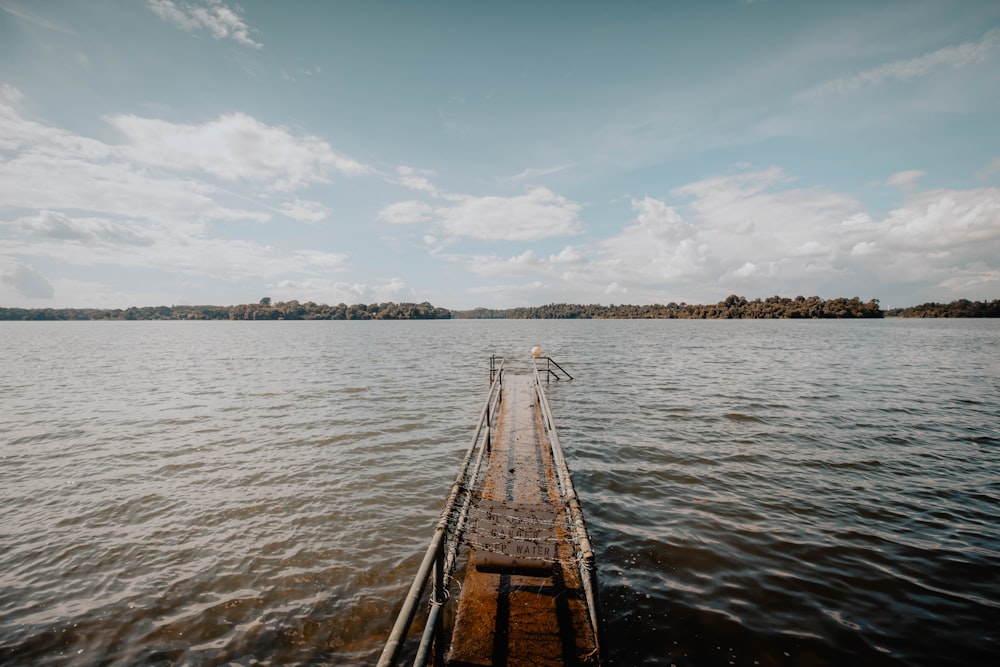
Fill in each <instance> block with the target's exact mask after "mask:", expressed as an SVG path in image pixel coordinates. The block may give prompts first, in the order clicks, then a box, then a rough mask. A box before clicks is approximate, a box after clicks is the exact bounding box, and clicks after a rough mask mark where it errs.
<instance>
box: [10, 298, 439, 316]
mask: <svg viewBox="0 0 1000 667" xmlns="http://www.w3.org/2000/svg"><path fill="white" fill-rule="evenodd" d="M450 317H451V311H449V310H448V309H446V308H435V307H434V306H432V305H431V304H429V303H427V302H426V301H424V302H423V303H392V302H387V303H372V304H368V305H365V304H363V303H358V304H354V305H352V306H348V305H347V304H344V303H341V304H338V305H336V306H328V305H327V304H325V303H314V302H312V301H308V302H306V303H299V302H298V301H294V300H293V301H278V302H274V303H272V301H271V299H269V298H267V297H265V298H263V299H261V300H260V302H259V303H245V304H240V305H237V306H146V307H141V308H137V307H132V308H124V309H122V308H113V309H102V308H37V309H26V308H0V320H441V319H448V318H450Z"/></svg>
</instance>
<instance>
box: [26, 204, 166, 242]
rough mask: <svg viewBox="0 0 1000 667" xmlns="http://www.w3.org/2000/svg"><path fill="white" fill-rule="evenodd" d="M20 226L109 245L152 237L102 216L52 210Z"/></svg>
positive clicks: (38, 233)
mask: <svg viewBox="0 0 1000 667" xmlns="http://www.w3.org/2000/svg"><path fill="white" fill-rule="evenodd" d="M15 226H17V227H18V228H20V229H21V230H23V231H25V232H27V233H29V234H32V235H35V236H43V237H48V238H53V239H61V240H64V241H83V242H98V241H101V242H106V243H109V244H112V245H126V246H128V245H140V246H148V245H152V243H153V241H152V239H151V238H150V237H149V236H148V235H147V234H146V233H144V232H143V231H141V230H139V229H134V228H133V227H132V226H130V225H126V224H122V223H118V222H114V221H111V220H107V219H102V218H70V217H69V216H67V215H63V214H62V213H58V212H55V211H41V212H39V214H38V215H36V216H30V217H26V218H21V219H20V220H18V221H17V222H16V223H15Z"/></svg>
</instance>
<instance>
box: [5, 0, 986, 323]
mask: <svg viewBox="0 0 1000 667" xmlns="http://www.w3.org/2000/svg"><path fill="white" fill-rule="evenodd" d="M732 293H736V294H741V295H744V296H747V297H749V298H755V297H762V298H763V297H767V296H771V295H775V294H778V295H781V296H796V295H799V294H802V295H805V296H810V295H818V296H821V297H824V298H831V297H836V296H847V297H851V296H859V297H861V298H862V299H865V300H867V299H870V298H878V299H880V300H881V302H882V304H883V305H884V306H906V305H914V304H917V303H922V302H925V301H932V300H933V301H951V300H953V299H957V298H962V297H964V298H970V299H993V298H998V297H1000V3H998V2H995V1H993V0H986V1H983V2H974V1H971V0H970V1H965V2H957V1H955V2H918V1H910V0H907V1H904V2H851V1H849V0H848V1H839V2H835V3H834V2H802V1H798V2H793V1H782V0H767V1H764V0H758V1H755V2H746V1H740V0H732V1H718V2H681V1H674V2H670V1H663V2H639V3H636V2H617V3H587V2H551V3H534V2H524V3H521V2H503V3H486V2H428V3H417V2H294V1H289V2H281V3H276V2H263V1H260V2H258V1H252V2H251V1H247V2H242V3H241V4H236V3H234V2H229V1H228V0H143V1H138V0H136V1H125V0H117V1H112V0H91V1H89V2H86V3H81V2H75V1H72V0H66V1H60V0H47V1H45V2H37V1H36V2H32V1H30V0H0V305H4V306H21V307H125V306H129V305H172V304H205V303H208V304H220V305H226V304H235V303H247V302H256V301H258V300H259V299H260V298H261V297H264V296H269V297H271V298H272V299H274V300H275V301H284V300H290V299H297V300H299V301H303V302H305V301H310V300H312V301H316V302H324V303H331V304H336V303H339V302H345V303H349V304H350V303H359V302H363V303H371V302H376V301H378V302H381V301H418V302H419V301H430V302H431V303H433V304H435V305H437V306H443V307H448V308H471V307H475V306H487V307H499V308H503V307H510V306H518V305H541V304H545V303H551V302H573V303H605V304H606V303H639V304H646V303H668V302H671V301H676V302H682V301H686V302H688V303H714V302H716V301H719V300H721V299H723V298H725V297H726V296H727V295H728V294H732Z"/></svg>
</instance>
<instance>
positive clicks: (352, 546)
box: [0, 320, 1000, 665]
mask: <svg viewBox="0 0 1000 667" xmlns="http://www.w3.org/2000/svg"><path fill="white" fill-rule="evenodd" d="M535 344H540V345H542V346H543V348H544V351H545V352H546V354H549V355H551V356H552V357H553V358H555V359H556V360H557V361H559V362H560V363H562V364H563V366H564V367H565V368H566V369H567V370H568V371H569V372H570V373H572V374H573V375H574V376H575V378H576V379H575V380H574V381H572V382H563V383H553V384H552V385H551V386H550V393H549V399H550V403H551V405H552V409H553V412H554V414H555V418H556V421H557V424H558V426H559V429H560V436H561V440H562V441H563V446H564V448H565V450H566V454H567V458H568V461H569V465H570V467H571V469H572V471H573V475H574V479H575V480H576V485H577V490H578V492H579V494H580V496H581V500H582V502H583V505H584V509H585V511H586V512H587V515H588V518H589V521H590V529H591V533H592V535H593V537H594V541H595V543H596V545H597V547H598V550H597V555H598V561H599V566H600V571H599V578H600V584H601V601H602V606H603V615H604V617H605V621H606V625H605V632H606V650H605V653H606V657H607V659H608V662H609V663H611V664H614V665H641V664H649V665H660V664H664V665H669V664H677V665H729V664H736V665H754V664H759V665H841V664H870V665H964V664H983V665H986V664H997V657H998V656H1000V576H998V574H997V573H998V572H1000V465H998V464H1000V417H998V415H1000V322H997V321H995V320H994V321H989V320H978V321H974V320H902V321H901V320H886V321H865V322H828V321H817V322H813V321H804V322H799V321H756V322H750V321H509V322H508V321H453V322H452V321H440V322H256V323H255V322H192V323H187V322H79V323H77V322H73V323H69V322H66V323H61V322H53V323H49V322H39V323H12V322H2V323H0V351H2V371H0V473H2V475H0V510H2V511H0V664H4V665H8V664H9V665H21V664H30V665H132V664H141V665H153V664H157V665H171V664H185V665H222V664H230V663H233V664H241V665H250V664H272V665H281V664H334V665H362V664H370V663H373V662H374V661H375V659H376V658H377V655H378V653H379V652H380V650H381V647H382V642H383V641H384V639H385V637H386V636H387V635H388V633H389V629H390V626H391V624H392V621H393V616H394V614H395V612H396V610H397V609H398V606H399V604H400V602H401V600H402V597H403V595H404V594H405V591H406V589H407V587H408V586H409V583H410V580H411V577H412V576H413V574H414V572H415V570H416V566H417V564H418V562H419V559H420V557H421V555H422V552H423V550H424V549H425V547H426V544H427V542H428V540H429V538H430V535H431V532H432V529H433V524H434V522H435V520H436V517H437V514H438V511H439V510H440V507H441V504H442V502H443V500H444V496H445V495H446V493H447V491H448V488H449V487H450V484H451V481H452V479H453V477H454V474H455V471H456V468H457V465H458V463H459V462H460V460H461V457H462V454H463V452H464V450H465V448H466V447H467V446H468V444H469V439H470V437H471V435H472V427H473V425H474V421H475V419H476V417H477V416H478V412H479V409H480V408H481V406H482V401H483V400H484V399H485V394H486V390H487V384H488V373H487V361H488V357H489V355H490V354H492V353H498V354H506V355H507V357H508V360H509V361H508V363H509V364H511V363H513V361H515V360H516V361H517V362H519V363H520V362H521V360H526V359H527V356H528V350H530V348H531V346H532V345H535ZM515 366H516V364H515ZM525 367H526V366H525Z"/></svg>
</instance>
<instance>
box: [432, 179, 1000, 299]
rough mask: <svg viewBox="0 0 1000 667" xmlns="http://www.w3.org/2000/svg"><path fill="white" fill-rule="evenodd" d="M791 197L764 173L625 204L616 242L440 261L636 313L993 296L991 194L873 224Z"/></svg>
mask: <svg viewBox="0 0 1000 667" xmlns="http://www.w3.org/2000/svg"><path fill="white" fill-rule="evenodd" d="M896 180H897V182H899V183H916V176H915V175H912V174H911V175H909V176H908V177H899V178H897V179H896ZM791 185H793V181H792V179H790V178H789V177H788V176H787V175H786V174H785V173H784V172H783V171H782V170H780V169H775V168H770V169H764V170H756V171H747V172H741V173H737V174H730V175H724V176H716V177H711V178H707V179H704V180H701V181H697V182H693V183H690V184H688V185H685V186H683V187H680V188H677V189H676V190H674V191H673V193H672V194H673V195H674V196H675V197H676V198H678V199H679V200H681V201H682V200H685V199H687V200H689V201H687V203H686V204H681V203H678V204H676V205H670V204H668V203H667V202H665V201H662V200H659V199H655V198H652V197H645V198H643V199H636V200H633V201H632V210H633V212H634V214H635V217H634V218H633V220H631V221H630V222H628V223H627V224H625V225H624V226H623V227H622V228H621V230H620V231H619V232H618V233H616V234H614V235H612V236H609V237H607V238H604V239H600V240H597V241H594V242H593V243H590V244H588V245H584V246H579V247H577V246H569V247H566V248H565V249H564V250H563V251H561V252H559V253H558V254H554V255H548V256H542V255H539V254H537V253H536V252H535V251H533V250H527V251H524V252H520V253H518V254H513V255H511V256H509V257H500V256H496V255H464V256H463V255H447V256H444V257H446V258H447V259H449V260H451V261H454V262H457V263H460V264H461V265H463V266H464V267H465V268H466V270H468V271H469V272H470V273H473V274H475V275H477V276H481V277H484V278H495V279H502V280H503V284H504V285H506V286H507V287H508V288H509V287H510V281H511V279H515V280H517V279H519V280H523V281H541V282H544V283H545V284H546V286H547V287H546V289H547V290H548V291H549V292H550V293H552V294H561V295H564V296H565V298H566V299H567V300H571V301H572V300H586V299H588V298H589V297H588V296H587V295H593V294H600V293H605V294H610V293H615V292H616V291H618V292H621V291H622V290H627V293H628V295H629V299H635V300H637V301H639V302H647V303H648V302H652V301H663V300H664V297H665V295H667V294H675V295H676V294H681V293H683V294H685V299H686V300H688V301H691V302H699V301H700V302H711V301H714V300H717V299H720V298H722V297H723V296H725V295H726V294H728V293H732V292H737V293H747V294H749V295H760V296H763V295H769V294H803V293H810V294H824V295H829V296H853V295H855V294H857V295H859V296H862V295H863V296H866V297H877V296H880V295H881V293H883V292H885V293H891V291H892V290H897V289H899V290H912V289H913V288H914V286H918V287H919V288H921V289H934V290H938V291H939V292H940V293H941V294H942V298H944V297H946V296H948V295H953V297H952V298H958V297H961V296H969V294H968V293H964V294H963V293H962V291H961V289H959V285H966V286H968V285H976V286H978V287H977V289H978V290H980V293H983V291H984V290H985V289H986V286H988V285H996V284H997V283H996V274H997V273H998V272H997V269H996V260H995V258H996V257H1000V189H997V188H983V189H978V190H934V191H926V192H915V191H908V192H910V194H909V196H908V198H907V201H906V202H905V203H904V204H903V205H902V206H900V207H899V208H897V209H896V210H894V211H892V212H891V213H890V214H889V215H887V216H885V217H884V218H882V219H873V218H872V217H871V215H870V214H869V213H868V212H866V211H864V210H863V209H862V207H861V205H860V203H859V202H857V201H856V200H855V199H854V198H852V197H850V196H847V195H845V194H842V193H838V192H834V191H830V190H826V189H821V188H795V187H790V186H791ZM682 211H683V213H682ZM876 276H878V277H879V280H880V281H881V282H879V283H875V282H874V281H875V277H876ZM609 286H612V288H611V292H608V291H607V290H608V289H609ZM873 289H877V290H878V293H871V290H873ZM504 293H505V294H512V293H513V292H511V291H510V290H509V289H506V288H505V291H504Z"/></svg>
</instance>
